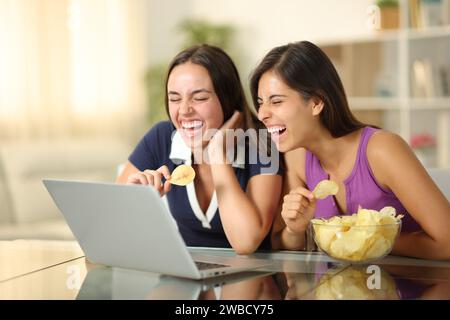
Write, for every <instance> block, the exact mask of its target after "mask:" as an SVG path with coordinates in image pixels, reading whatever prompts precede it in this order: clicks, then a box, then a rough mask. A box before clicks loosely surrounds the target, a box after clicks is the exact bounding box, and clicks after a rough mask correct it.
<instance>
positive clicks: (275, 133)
mask: <svg viewBox="0 0 450 320" xmlns="http://www.w3.org/2000/svg"><path fill="white" fill-rule="evenodd" d="M267 131H269V133H270V135H271V136H272V138H274V139H279V138H280V136H282V135H283V134H284V133H285V132H286V127H285V126H272V127H268V128H267Z"/></svg>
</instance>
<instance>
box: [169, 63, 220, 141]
mask: <svg viewBox="0 0 450 320" xmlns="http://www.w3.org/2000/svg"><path fill="white" fill-rule="evenodd" d="M167 95H168V104H169V114H170V119H171V120H172V123H173V124H174V125H175V127H176V128H177V129H178V131H179V132H180V134H181V136H182V138H183V140H184V142H185V143H186V145H188V146H189V147H190V148H192V149H193V148H199V147H205V146H206V145H207V144H208V141H203V139H202V137H203V135H204V133H205V132H206V130H208V129H218V128H220V126H221V125H222V124H223V121H224V116H223V111H222V107H221V104H220V101H219V98H218V97H217V95H216V93H215V90H214V86H213V84H212V81H211V77H210V76H209V73H208V70H207V69H206V68H204V67H203V66H200V65H197V64H193V63H191V62H186V63H183V64H180V65H178V66H176V67H175V68H173V70H172V72H171V73H170V75H169V79H168V81H167Z"/></svg>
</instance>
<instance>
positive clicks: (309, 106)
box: [258, 70, 321, 152]
mask: <svg viewBox="0 0 450 320" xmlns="http://www.w3.org/2000/svg"><path fill="white" fill-rule="evenodd" d="M258 106H259V109H258V118H259V120H261V121H262V122H263V123H264V125H265V126H266V127H267V130H268V131H269V132H270V133H271V136H272V140H273V141H274V142H275V143H276V145H277V148H278V150H279V151H280V152H286V151H289V150H293V149H296V148H299V147H304V146H305V142H307V141H308V137H311V136H312V133H313V132H314V131H315V130H316V129H317V127H318V126H319V125H320V124H319V121H320V120H319V116H318V115H319V113H320V110H321V108H320V110H319V109H318V108H317V106H318V105H317V104H316V103H315V102H314V99H308V100H305V99H304V98H303V97H302V96H301V95H300V94H299V93H298V92H297V91H295V90H294V89H292V88H290V87H289V86H288V85H286V83H285V82H284V81H283V80H282V79H281V78H280V77H279V76H278V74H277V73H276V72H274V71H273V70H269V71H267V72H265V73H264V74H263V75H262V76H261V78H260V80H259V85H258Z"/></svg>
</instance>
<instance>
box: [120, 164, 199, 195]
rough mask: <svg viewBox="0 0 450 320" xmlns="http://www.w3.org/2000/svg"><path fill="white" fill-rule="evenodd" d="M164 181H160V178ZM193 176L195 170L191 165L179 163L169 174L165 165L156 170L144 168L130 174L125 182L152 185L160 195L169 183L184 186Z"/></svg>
mask: <svg viewBox="0 0 450 320" xmlns="http://www.w3.org/2000/svg"><path fill="white" fill-rule="evenodd" d="M163 177H164V178H165V179H166V181H165V182H164V183H162V178H163ZM194 178H195V171H194V169H193V168H192V167H191V166H188V165H184V164H183V165H180V166H178V167H176V168H175V170H173V172H172V174H170V172H169V169H168V168H167V166H162V167H160V168H159V169H157V170H144V171H139V172H136V173H133V174H131V175H130V176H129V177H128V180H127V184H143V185H151V186H153V187H154V188H155V189H156V190H157V191H158V192H159V194H160V195H161V196H163V195H164V194H166V193H167V192H169V191H170V187H171V184H175V185H179V186H185V185H187V184H189V183H191V182H192V181H193V180H194Z"/></svg>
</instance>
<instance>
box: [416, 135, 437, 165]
mask: <svg viewBox="0 0 450 320" xmlns="http://www.w3.org/2000/svg"><path fill="white" fill-rule="evenodd" d="M410 144H411V148H412V149H413V151H414V153H415V154H416V156H417V158H418V159H419V160H420V162H422V164H423V165H424V166H425V167H433V166H435V155H436V139H435V138H434V136H432V135H431V134H429V133H420V134H416V135H413V136H412V137H411V143H410Z"/></svg>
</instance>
